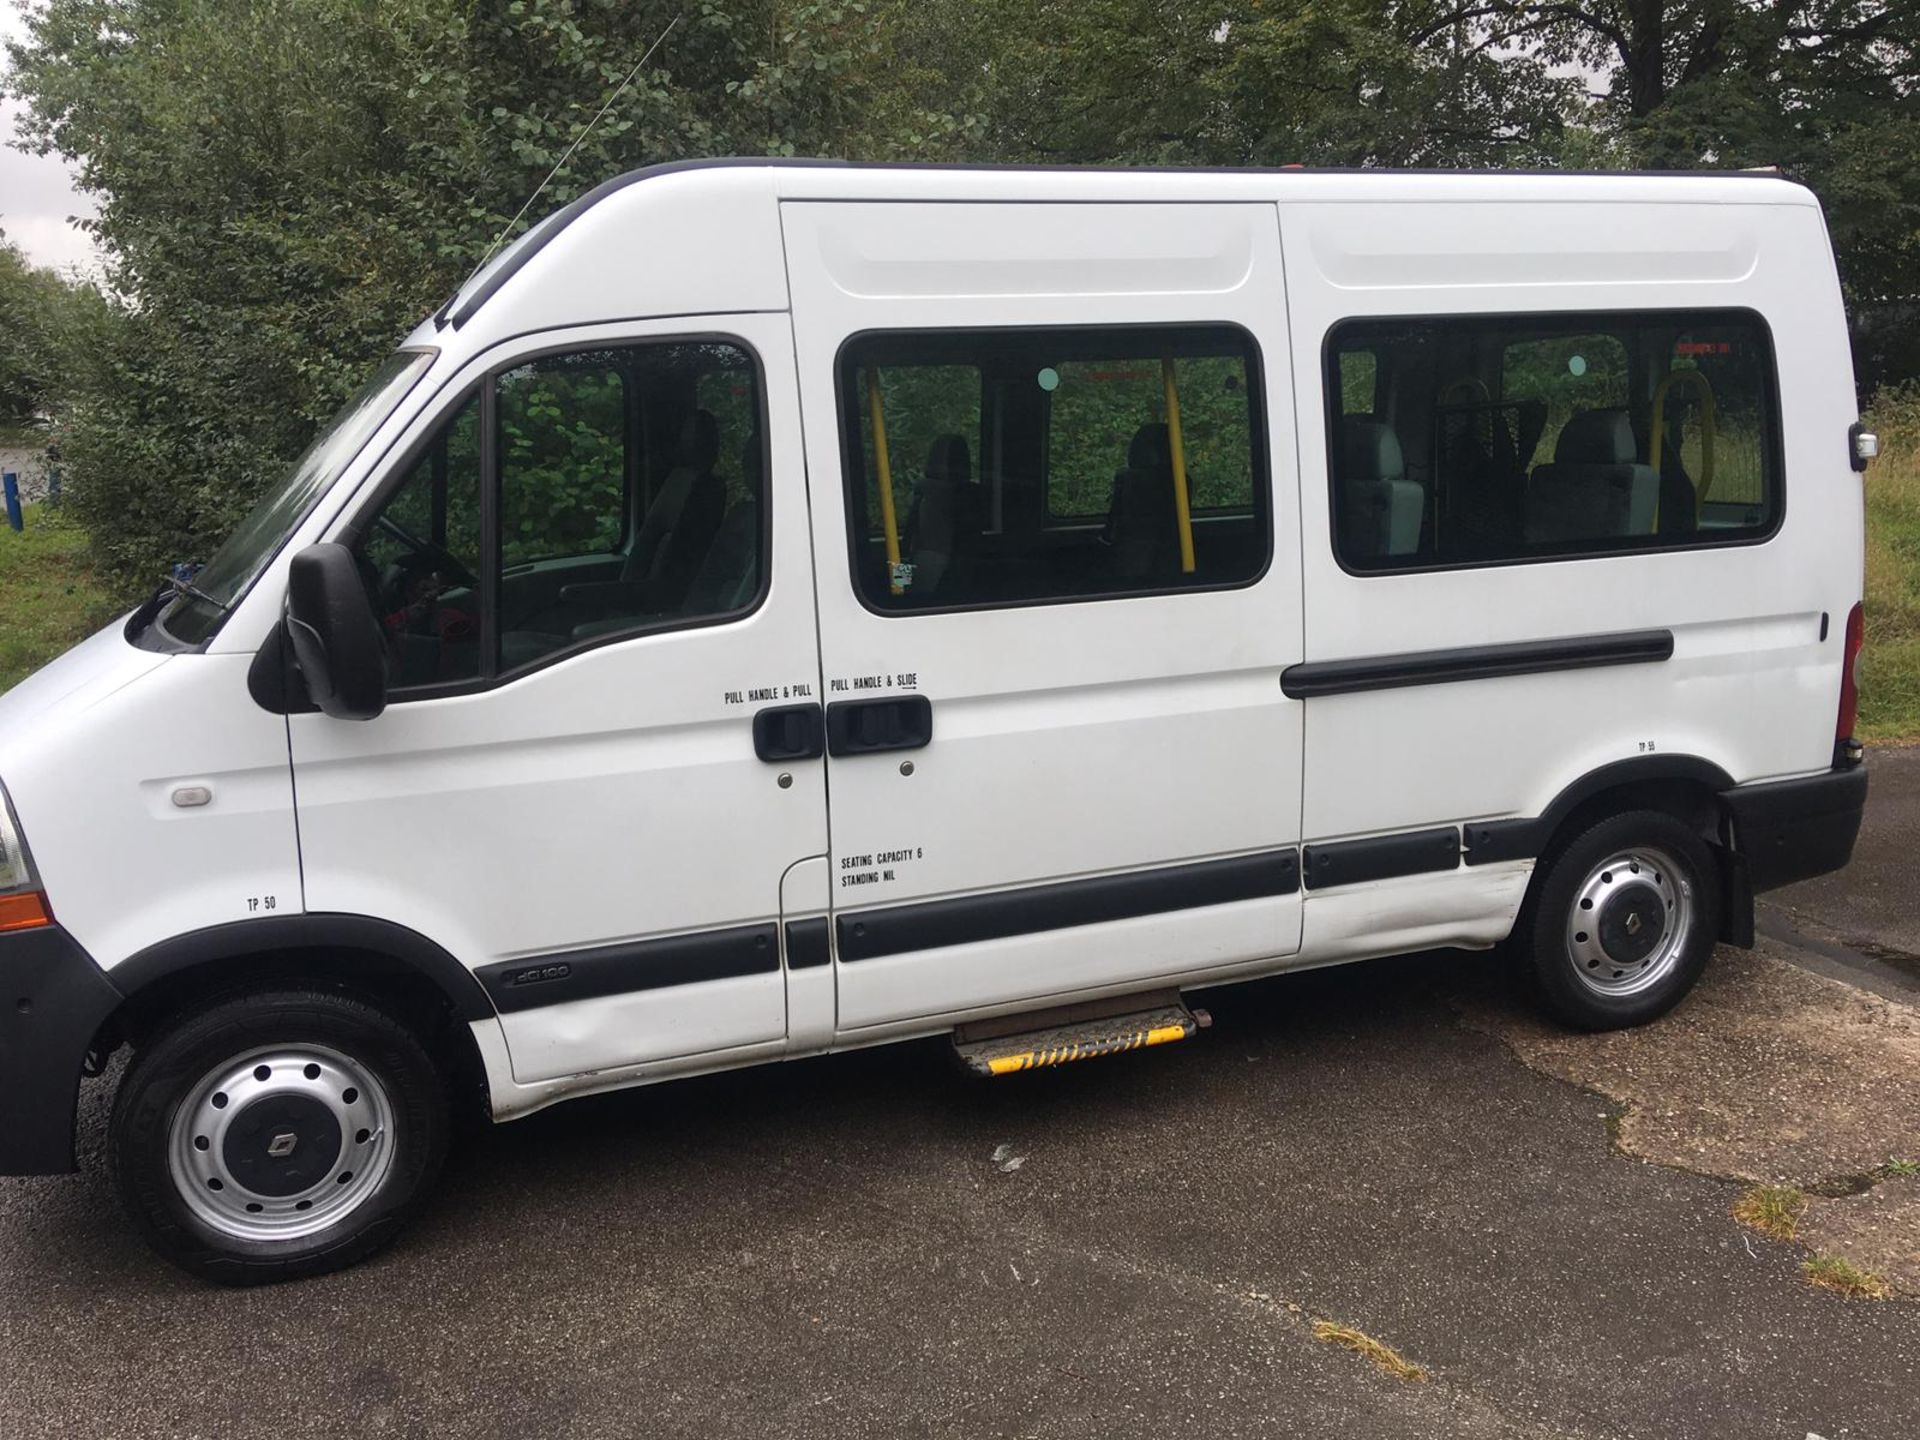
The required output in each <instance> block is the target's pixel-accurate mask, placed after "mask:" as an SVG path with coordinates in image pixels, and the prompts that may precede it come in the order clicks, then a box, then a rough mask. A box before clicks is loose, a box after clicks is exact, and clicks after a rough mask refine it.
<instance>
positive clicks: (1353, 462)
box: [1340, 415, 1407, 480]
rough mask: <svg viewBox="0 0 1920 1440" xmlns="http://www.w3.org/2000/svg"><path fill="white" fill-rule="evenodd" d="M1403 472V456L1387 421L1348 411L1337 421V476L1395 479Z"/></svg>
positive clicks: (1350, 478)
mask: <svg viewBox="0 0 1920 1440" xmlns="http://www.w3.org/2000/svg"><path fill="white" fill-rule="evenodd" d="M1406 473H1407V461H1406V456H1405V455H1403V454H1402V453H1401V450H1400V437H1399V436H1398V435H1396V434H1394V433H1393V427H1392V426H1391V425H1389V424H1387V423H1386V422H1385V421H1384V420H1371V419H1368V418H1367V417H1366V416H1364V415H1350V416H1348V417H1347V418H1346V419H1345V420H1343V421H1342V422H1341V425H1340V477H1341V479H1343V480H1398V479H1401V478H1402V477H1403V476H1405V474H1406Z"/></svg>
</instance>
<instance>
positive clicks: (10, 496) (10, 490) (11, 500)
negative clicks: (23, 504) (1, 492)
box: [0, 470, 27, 530]
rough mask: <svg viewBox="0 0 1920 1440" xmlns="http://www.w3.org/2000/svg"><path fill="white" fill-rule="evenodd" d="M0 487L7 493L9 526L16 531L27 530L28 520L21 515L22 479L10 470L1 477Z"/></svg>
mask: <svg viewBox="0 0 1920 1440" xmlns="http://www.w3.org/2000/svg"><path fill="white" fill-rule="evenodd" d="M0 486H5V488H6V492H7V524H8V525H10V526H12V527H13V528H14V529H15V530H24V529H26V526H27V522H26V518H25V517H24V516H23V515H21V513H20V477H19V476H18V475H16V474H14V473H13V471H11V470H9V471H7V473H6V474H4V475H0Z"/></svg>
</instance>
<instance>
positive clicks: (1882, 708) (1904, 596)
mask: <svg viewBox="0 0 1920 1440" xmlns="http://www.w3.org/2000/svg"><path fill="white" fill-rule="evenodd" d="M1867 426H1868V428H1869V429H1871V430H1874V431H1876V432H1878V434H1879V436H1880V458H1879V459H1878V460H1876V461H1874V462H1873V464H1871V465H1869V466H1868V467H1867V476H1866V485H1867V648H1866V650H1865V652H1864V653H1863V654H1862V655H1861V657H1860V738H1861V739H1863V740H1872V741H1879V742H1881V743H1883V744H1884V743H1886V742H1887V741H1894V740H1920V385H1910V386H1907V387H1906V388H1905V389H1903V390H1898V391H1892V392H1882V393H1881V395H1880V396H1879V397H1878V398H1877V399H1876V400H1875V401H1874V404H1873V408H1872V410H1871V411H1870V412H1869V413H1868V415H1867Z"/></svg>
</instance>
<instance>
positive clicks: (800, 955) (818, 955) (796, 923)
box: [787, 915, 833, 970]
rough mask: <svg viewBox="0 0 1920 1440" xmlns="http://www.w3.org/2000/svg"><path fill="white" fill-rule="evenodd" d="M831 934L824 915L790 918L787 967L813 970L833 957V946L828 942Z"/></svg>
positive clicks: (788, 924)
mask: <svg viewBox="0 0 1920 1440" xmlns="http://www.w3.org/2000/svg"><path fill="white" fill-rule="evenodd" d="M829 935H830V932H829V930H828V929H827V917H826V916H824V915H816V916H814V917H813V918H812V919H811V920H789V921H788V922H787V969H789V970H812V969H814V968H815V967H816V966H820V965H824V964H826V963H827V961H828V960H830V959H832V958H833V955H832V947H831V946H830V945H829V944H828V943H827V942H828V938H829Z"/></svg>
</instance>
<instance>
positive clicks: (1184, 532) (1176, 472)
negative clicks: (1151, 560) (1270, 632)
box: [1160, 356, 1193, 575]
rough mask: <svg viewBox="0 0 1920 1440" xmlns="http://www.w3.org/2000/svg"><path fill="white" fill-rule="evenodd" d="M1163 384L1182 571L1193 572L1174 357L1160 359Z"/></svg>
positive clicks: (1185, 455) (1189, 506) (1186, 573)
mask: <svg viewBox="0 0 1920 1440" xmlns="http://www.w3.org/2000/svg"><path fill="white" fill-rule="evenodd" d="M1160 385H1161V388H1162V389H1163V390H1165V391H1166V395H1167V448H1168V449H1169V450H1171V451H1172V452H1173V514H1174V522H1175V523H1176V524H1177V525H1178V526H1179V527H1180V573H1181V574H1182V575H1191V574H1192V573H1193V506H1192V504H1191V502H1190V501H1189V500H1188V498H1187V448H1186V442H1185V440H1184V439H1183V438H1182V436H1181V434H1180V387H1179V386H1178V385H1177V384H1176V383H1174V378H1173V357H1172V356H1168V357H1167V358H1166V359H1164V360H1162V361H1161V362H1160Z"/></svg>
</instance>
